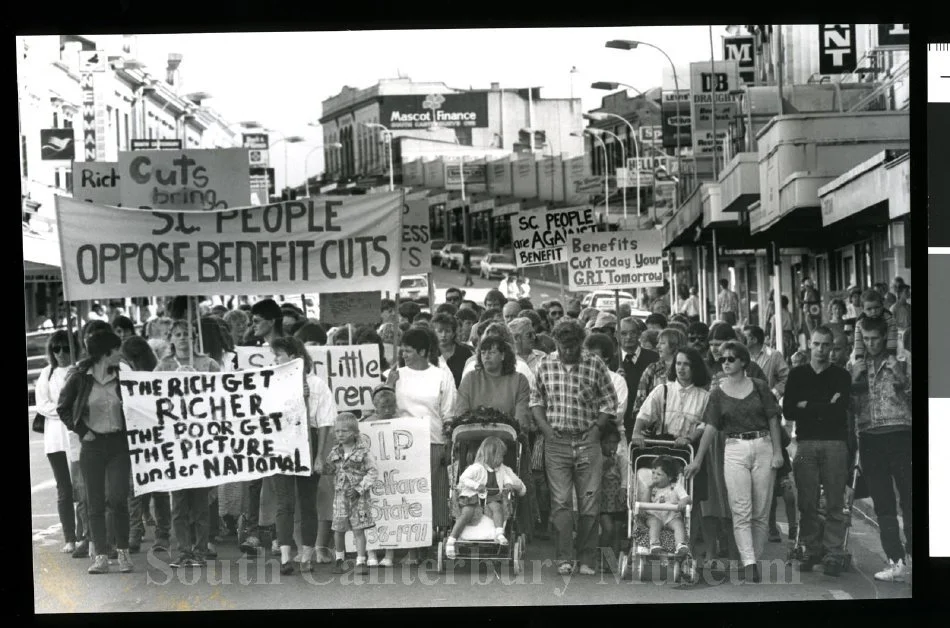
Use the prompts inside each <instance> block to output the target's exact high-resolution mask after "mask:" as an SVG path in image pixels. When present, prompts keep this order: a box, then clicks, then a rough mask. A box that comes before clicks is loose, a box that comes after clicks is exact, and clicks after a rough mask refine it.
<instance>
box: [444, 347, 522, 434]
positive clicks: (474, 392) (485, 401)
mask: <svg viewBox="0 0 950 628" xmlns="http://www.w3.org/2000/svg"><path fill="white" fill-rule="evenodd" d="M475 359H476V363H475V370H474V371H471V372H469V373H468V374H466V375H465V376H464V377H462V384H461V385H460V386H459V390H458V404H457V405H456V407H455V408H456V409H455V414H456V415H457V416H461V415H462V414H465V413H466V412H469V411H470V410H473V409H474V408H476V407H479V406H486V407H489V408H494V409H496V410H498V411H499V412H503V413H505V414H507V415H509V416H512V417H514V418H515V420H517V421H518V423H519V424H520V425H521V429H522V431H524V432H525V433H527V432H528V430H529V429H530V425H531V412H530V410H529V409H528V402H529V401H530V397H531V388H530V386H529V384H528V378H527V377H525V375H524V374H523V373H519V372H517V371H516V370H515V362H516V358H515V352H514V351H513V350H512V348H511V346H510V345H509V344H508V343H507V342H505V341H504V339H503V338H501V337H500V336H488V337H486V338H485V339H484V340H482V342H481V343H479V346H478V352H477V353H476V354H475Z"/></svg>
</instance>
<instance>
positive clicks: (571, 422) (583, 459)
mask: <svg viewBox="0 0 950 628" xmlns="http://www.w3.org/2000/svg"><path fill="white" fill-rule="evenodd" d="M552 335H553V336H554V342H555V343H556V344H557V350H558V351H557V353H556V354H551V355H548V356H547V357H545V358H544V359H542V360H541V364H540V365H539V366H538V373H537V382H536V383H537V385H536V386H535V388H534V389H533V390H532V391H531V411H532V413H533V414H534V420H535V422H536V423H537V425H538V429H539V430H540V431H541V433H542V434H543V435H544V461H545V462H544V464H545V470H546V472H547V478H548V486H549V489H550V491H551V516H552V519H553V522H554V529H555V547H556V550H555V551H556V560H557V561H558V562H559V563H560V565H559V567H558V572H559V573H560V574H562V575H567V574H570V573H572V572H573V570H574V561H575V558H574V554H575V551H574V549H575V548H574V544H573V542H572V533H573V531H574V518H573V514H572V505H573V499H572V497H573V493H574V491H575V488H576V491H577V501H578V504H577V510H578V515H579V516H578V524H577V527H578V530H577V546H576V547H577V552H576V554H577V559H576V560H577V562H579V563H580V572H581V573H582V574H585V575H594V573H595V572H594V570H593V568H592V565H593V562H594V554H595V552H596V549H597V535H596V534H595V531H596V521H597V517H598V516H599V515H600V480H601V472H602V467H603V453H602V451H601V445H600V433H601V430H602V429H603V427H604V426H605V425H606V423H607V422H608V421H612V420H614V417H615V415H616V413H617V405H618V401H617V392H616V391H615V390H614V386H613V383H612V382H611V380H610V372H609V371H608V369H607V366H606V365H605V364H604V363H603V362H602V361H601V359H600V358H598V357H597V356H594V355H591V354H589V353H587V352H586V351H583V343H584V329H583V327H581V325H580V323H578V322H577V321H575V320H562V321H560V322H559V323H558V324H557V326H556V327H555V328H554V331H553V332H552Z"/></svg>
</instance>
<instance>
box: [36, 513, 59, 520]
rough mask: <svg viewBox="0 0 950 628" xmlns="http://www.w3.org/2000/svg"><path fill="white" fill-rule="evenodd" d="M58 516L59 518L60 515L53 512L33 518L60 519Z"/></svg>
mask: <svg viewBox="0 0 950 628" xmlns="http://www.w3.org/2000/svg"><path fill="white" fill-rule="evenodd" d="M58 516H59V513H57V512H52V513H49V514H44V515H33V518H34V519H35V518H37V517H58Z"/></svg>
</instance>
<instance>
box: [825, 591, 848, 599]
mask: <svg viewBox="0 0 950 628" xmlns="http://www.w3.org/2000/svg"><path fill="white" fill-rule="evenodd" d="M828 593H830V594H831V597H833V598H835V599H836V600H850V599H852V598H851V594H850V593H848V592H846V591H842V590H841V589H831V590H829V591H828Z"/></svg>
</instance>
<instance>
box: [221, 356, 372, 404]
mask: <svg viewBox="0 0 950 628" xmlns="http://www.w3.org/2000/svg"><path fill="white" fill-rule="evenodd" d="M307 353H309V354H310V357H311V358H312V359H313V363H314V366H315V367H316V372H317V376H318V377H320V378H321V379H323V381H325V382H326V383H327V386H329V387H330V392H332V393H333V400H334V401H335V402H336V407H337V409H338V410H339V411H340V412H346V411H349V410H370V409H372V408H373V388H375V387H376V386H379V384H380V383H381V382H382V366H381V364H380V359H379V345H341V346H336V347H311V346H308V347H307ZM234 354H235V359H234V363H233V364H232V366H233V368H234V369H235V370H237V371H243V370H245V369H254V368H261V367H264V366H268V365H270V364H273V363H274V352H273V351H272V350H271V348H270V347H235V348H234Z"/></svg>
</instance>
